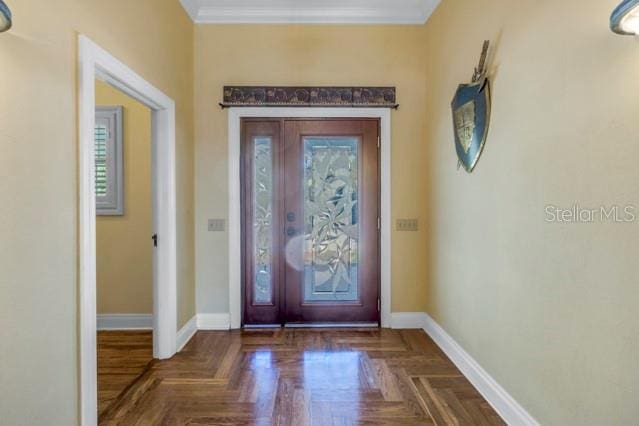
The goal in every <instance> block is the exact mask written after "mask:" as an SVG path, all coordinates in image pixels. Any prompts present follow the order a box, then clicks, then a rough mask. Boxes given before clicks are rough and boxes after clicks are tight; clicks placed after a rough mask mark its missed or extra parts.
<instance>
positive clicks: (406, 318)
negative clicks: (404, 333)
mask: <svg viewBox="0 0 639 426" xmlns="http://www.w3.org/2000/svg"><path fill="white" fill-rule="evenodd" d="M425 325H426V314H425V313H423V312H393V313H392V314H391V328H402V329H420V330H423V329H424V326H425Z"/></svg>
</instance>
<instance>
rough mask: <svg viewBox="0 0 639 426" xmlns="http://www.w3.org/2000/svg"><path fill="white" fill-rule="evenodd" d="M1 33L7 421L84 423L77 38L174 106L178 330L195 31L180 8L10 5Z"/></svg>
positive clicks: (188, 213)
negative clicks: (7, 25)
mask: <svg viewBox="0 0 639 426" xmlns="http://www.w3.org/2000/svg"><path fill="white" fill-rule="evenodd" d="M8 3H9V4H10V6H11V8H12V10H13V13H14V18H15V20H14V27H13V29H12V30H11V31H10V32H8V33H3V34H1V35H0V64H2V66H1V68H2V71H1V72H0V93H1V96H0V123H1V125H0V193H2V195H3V198H4V200H5V202H3V203H1V205H0V235H2V238H1V242H0V324H2V327H0V341H2V344H1V345H0V366H1V368H0V413H2V414H1V418H2V422H3V423H6V424H14V425H20V424H24V425H45V424H46V425H65V426H67V425H73V424H77V419H78V328H77V327H78V321H77V311H78V305H77V301H78V299H77V293H78V280H77V278H78V274H77V267H78V260H77V259H78V258H77V255H78V248H77V247H78V242H77V235H78V234H77V208H78V196H77V193H78V181H77V176H78V168H77V161H78V156H77V150H78V138H77V107H76V103H77V93H76V76H77V72H76V68H77V67H76V64H77V49H76V38H77V34H78V33H84V34H87V35H88V36H89V37H91V38H92V39H93V40H94V41H96V42H97V43H98V44H100V45H101V46H103V47H105V48H106V49H107V50H109V51H110V52H111V53H113V54H114V55H115V56H117V57H118V58H120V59H121V60H123V61H124V62H125V63H127V64H128V65H129V66H130V67H131V68H133V69H134V70H136V71H137V72H138V73H140V74H141V75H142V76H144V77H145V78H147V79H148V80H149V81H150V82H151V83H153V84H154V85H155V86H157V87H158V88H160V89H161V90H163V91H164V92H165V93H167V94H168V95H169V96H171V97H172V98H173V99H174V100H175V101H176V107H177V148H176V151H177V152H176V154H177V188H178V194H177V197H178V199H177V202H178V217H177V220H178V228H177V229H178V253H179V257H178V285H179V289H178V298H179V307H178V313H179V322H180V324H183V323H184V322H186V321H187V320H188V319H189V318H190V317H191V316H192V315H193V313H194V286H193V281H194V274H193V246H194V242H193V210H192V206H193V191H192V185H193V183H192V182H193V168H192V165H193V148H192V146H193V145H192V138H193V102H192V101H193V86H192V70H193V67H192V64H193V47H192V41H193V25H192V23H191V22H190V20H189V18H188V16H187V15H186V14H185V12H184V11H183V9H182V7H181V6H180V4H179V3H178V2H177V1H175V0H138V1H135V2H131V1H125V0H111V1H99V0H57V1H55V2H45V1H42V0H18V1H16V0H12V1H9V2H8Z"/></svg>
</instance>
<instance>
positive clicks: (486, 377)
mask: <svg viewBox="0 0 639 426" xmlns="http://www.w3.org/2000/svg"><path fill="white" fill-rule="evenodd" d="M422 315H423V317H422V320H423V321H424V331H426V333H427V334H428V335H429V336H430V337H431V339H433V340H434V341H435V343H436V344H437V346H439V347H440V348H441V350H442V351H444V353H445V354H446V355H447V356H448V358H450V359H451V361H453V363H454V364H455V365H456V366H457V368H459V370H460V371H461V372H462V373H463V374H464V376H466V378H467V379H468V381H470V383H472V384H473V386H475V388H476V389H477V390H478V391H479V393H480V394H481V395H482V396H483V397H484V398H485V399H486V401H488V402H489V403H490V405H492V406H493V408H494V409H495V411H497V413H499V415H500V416H501V418H502V419H504V421H505V422H506V423H508V424H509V425H517V426H519V425H521V426H538V425H539V422H537V421H536V420H535V419H534V418H533V417H532V416H531V415H530V414H529V413H528V412H527V411H526V410H525V409H524V407H522V406H521V405H519V403H518V402H517V401H516V400H515V399H514V398H513V397H512V396H510V394H509V393H508V392H507V391H506V390H505V389H504V388H503V387H501V385H500V384H499V383H497V382H496V381H495V379H493V378H492V377H491V376H490V374H488V372H486V370H484V369H483V368H482V367H481V366H480V365H479V364H478V363H477V361H475V360H474V359H473V357H471V356H470V355H469V354H468V353H467V352H466V351H465V350H464V348H462V347H461V346H459V344H458V343H457V342H456V341H455V340H454V339H453V338H452V337H451V336H450V335H449V334H448V333H446V331H444V329H443V328H441V326H440V325H439V324H437V323H436V322H435V320H434V319H432V318H431V317H430V316H429V315H428V314H422Z"/></svg>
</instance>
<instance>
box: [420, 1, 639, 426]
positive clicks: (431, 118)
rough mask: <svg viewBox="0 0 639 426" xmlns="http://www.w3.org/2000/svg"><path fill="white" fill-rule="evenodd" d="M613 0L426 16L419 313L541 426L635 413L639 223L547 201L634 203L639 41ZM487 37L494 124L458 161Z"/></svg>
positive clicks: (493, 5)
mask: <svg viewBox="0 0 639 426" xmlns="http://www.w3.org/2000/svg"><path fill="white" fill-rule="evenodd" d="M617 3H618V1H617V0H588V1H583V0H564V1H551V0H542V1H540V0H526V1H517V2H513V1H509V0H487V1H483V2H478V1H474V0H444V1H443V3H442V4H441V6H440V7H439V9H438V10H437V11H436V12H435V14H434V16H433V17H432V18H431V20H430V21H429V23H428V24H427V25H426V30H427V32H426V38H425V39H424V40H425V43H424V45H423V48H424V54H425V55H426V57H427V58H428V62H427V63H428V67H427V73H426V82H427V92H426V97H425V104H426V105H427V114H426V115H425V117H426V119H427V129H428V132H427V139H426V144H427V146H428V149H429V152H428V155H427V158H428V159H429V161H428V162H427V164H426V165H425V167H424V168H423V170H425V171H426V173H424V175H423V176H422V179H425V180H427V181H428V182H429V183H430V186H431V188H432V190H431V191H430V192H431V193H430V196H429V200H428V206H429V212H430V215H429V221H430V223H431V225H430V228H431V229H432V235H431V237H430V239H429V242H430V245H431V247H432V251H431V253H432V256H431V257H430V259H428V258H426V259H425V260H427V261H428V262H429V263H430V266H429V268H428V270H429V281H430V286H429V290H428V297H427V300H428V312H429V313H430V314H431V315H433V316H434V317H435V319H436V320H437V321H438V322H439V323H440V324H441V325H442V326H443V327H444V328H445V329H446V330H447V331H448V332H449V333H450V334H451V335H452V336H453V337H454V338H455V339H456V340H457V341H458V342H459V343H460V344H461V345H462V346H463V347H464V348H465V349H466V350H467V351H468V352H469V353H470V354H471V355H472V356H473V357H474V358H475V359H476V360H477V361H478V362H479V363H480V364H481V365H482V366H483V367H484V368H485V369H486V370H487V371H488V372H489V373H490V374H491V375H493V377H494V378H495V379H496V380H497V381H498V382H499V383H500V384H502V385H503V386H504V387H505V388H506V389H507V390H508V391H509V392H510V393H511V394H512V395H513V396H514V397H515V398H516V399H517V400H518V401H520V402H521V403H522V404H523V406H524V407H526V408H527V409H528V410H529V411H530V413H531V414H532V415H534V416H535V417H536V418H537V419H538V420H539V421H540V422H541V423H542V424H545V425H604V424H606V425H630V424H636V423H637V404H636V400H637V395H639V369H637V354H638V353H639V338H638V335H637V330H639V315H638V314H637V306H639V287H638V286H637V257H638V256H639V245H638V241H639V227H638V226H637V223H633V224H612V223H598V224H550V223H545V213H544V207H545V206H546V205H547V204H554V205H556V206H562V207H570V206H572V205H573V204H575V203H578V204H580V205H581V206H582V207H592V208H597V207H598V206H600V205H602V204H603V205H606V206H610V205H612V204H618V205H621V206H623V205H626V204H635V205H638V204H639V184H638V181H639V171H638V170H637V157H639V143H637V142H638V139H637V117H638V116H639V96H638V93H639V77H638V76H639V74H638V70H639V45H638V44H637V41H636V40H635V39H633V38H632V37H619V36H616V35H614V34H613V33H612V32H610V30H609V29H608V17H609V15H610V12H611V11H612V9H613V8H614V6H615V5H616V4H617ZM485 38H490V39H491V40H493V42H494V43H495V46H494V59H493V61H492V66H491V74H492V76H493V81H494V85H493V89H494V90H493V99H494V101H493V116H492V126H491V129H490V134H489V137H488V142H487V145H486V149H485V152H484V154H483V157H482V158H481V160H480V162H479V164H478V166H477V169H476V171H475V172H474V173H473V174H472V175H468V174H466V173H465V172H463V171H457V170H456V157H455V150H454V148H453V135H452V130H451V127H452V126H451V115H450V100H451V98H452V95H453V93H454V91H455V88H456V85H457V84H458V83H461V82H464V81H466V80H468V78H469V77H470V75H471V74H472V70H473V66H475V64H476V63H477V60H478V56H479V53H480V50H481V41H482V40H483V39H485ZM638 212H639V210H638V211H636V213H638Z"/></svg>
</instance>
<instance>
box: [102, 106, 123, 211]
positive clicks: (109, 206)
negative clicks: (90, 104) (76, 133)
mask: <svg viewBox="0 0 639 426" xmlns="http://www.w3.org/2000/svg"><path fill="white" fill-rule="evenodd" d="M122 147H123V141H122V107H120V106H116V107H96V109H95V201H96V213H97V214H98V215H122V214H124V169H123V160H122V157H123V150H122Z"/></svg>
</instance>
